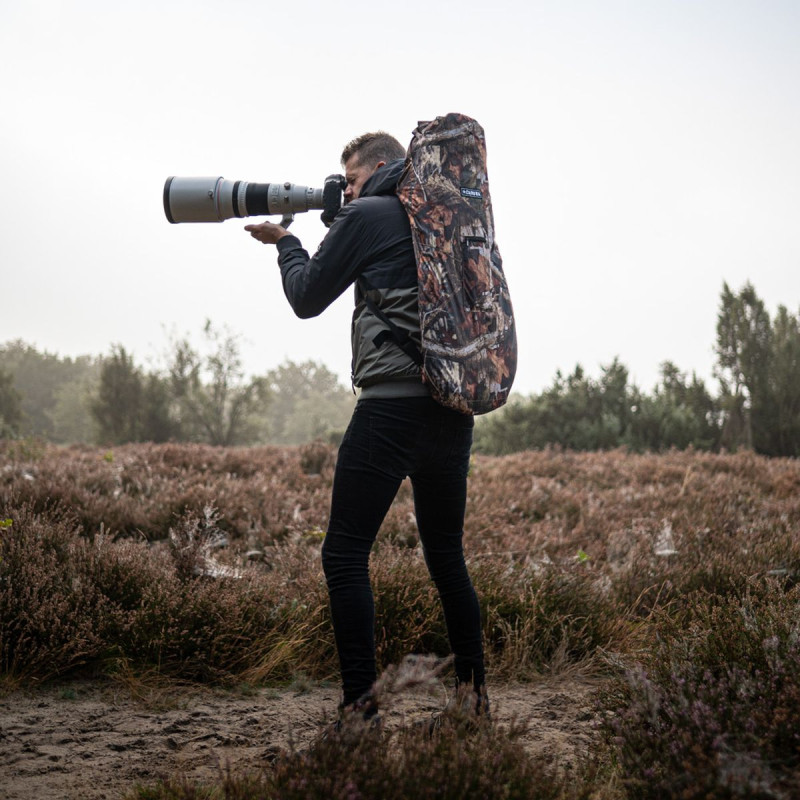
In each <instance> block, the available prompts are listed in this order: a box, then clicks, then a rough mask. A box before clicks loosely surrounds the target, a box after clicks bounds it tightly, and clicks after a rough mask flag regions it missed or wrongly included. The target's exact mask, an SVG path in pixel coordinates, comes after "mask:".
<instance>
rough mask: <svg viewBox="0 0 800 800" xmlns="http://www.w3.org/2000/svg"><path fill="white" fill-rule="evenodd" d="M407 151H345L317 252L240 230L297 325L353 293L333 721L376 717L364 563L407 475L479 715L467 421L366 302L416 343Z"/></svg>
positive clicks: (272, 233) (340, 474) (367, 140)
mask: <svg viewBox="0 0 800 800" xmlns="http://www.w3.org/2000/svg"><path fill="white" fill-rule="evenodd" d="M404 157H405V150H404V148H403V146H402V145H401V144H400V143H399V142H398V141H397V140H396V139H394V138H393V137H392V136H389V135H388V134H386V133H383V132H377V133H368V134H364V135H363V136H360V137H358V138H357V139H354V140H353V141H352V142H350V143H349V144H348V145H347V147H345V149H344V152H343V153H342V159H341V160H342V165H343V166H344V169H345V178H346V181H347V184H346V189H345V191H344V200H345V205H344V206H343V208H342V209H341V211H340V212H339V213H338V214H337V216H336V218H335V220H334V221H333V224H332V225H331V228H330V230H329V231H328V233H327V235H326V236H325V238H324V240H323V241H322V243H321V244H320V246H319V249H318V250H317V252H316V253H315V254H314V255H313V256H311V257H309V255H308V253H307V252H306V251H305V250H304V249H303V247H302V245H301V243H300V241H299V239H297V237H295V236H293V235H292V234H291V233H289V232H288V231H286V230H285V229H284V228H282V227H281V226H279V225H275V224H273V223H270V222H264V223H261V224H260V225H247V226H245V230H247V231H249V232H250V234H251V235H252V236H253V237H254V238H255V239H257V240H258V241H260V242H263V243H264V244H275V245H276V246H277V250H278V264H279V266H280V270H281V277H282V280H283V289H284V292H285V294H286V297H287V299H288V300H289V303H290V304H291V306H292V308H293V309H294V311H295V313H296V314H297V315H298V316H299V317H302V318H308V317H313V316H316V315H318V314H320V313H321V312H322V311H323V310H324V309H325V308H327V307H328V306H329V305H330V304H331V303H332V302H333V301H334V300H335V299H336V298H337V297H339V295H340V294H341V293H342V292H343V291H345V289H347V288H348V287H349V286H350V285H351V284H355V311H354V312H353V323H352V351H353V368H352V369H353V383H354V385H355V386H357V387H359V388H360V389H361V392H360V396H359V400H358V403H357V404H356V407H355V410H354V412H353V417H352V419H351V421H350V424H349V426H348V428H347V431H346V433H345V436H344V439H343V440H342V444H341V446H340V448H339V455H338V460H337V464H336V473H335V476H334V483H333V494H332V500H331V513H330V521H329V524H328V530H327V534H326V537H325V542H324V544H323V547H322V564H323V568H324V571H325V578H326V581H327V586H328V593H329V596H330V605H331V616H332V620H333V629H334V634H335V638H336V647H337V650H338V654H339V661H340V665H341V672H342V684H343V695H344V696H343V701H342V704H341V705H340V711H342V712H345V713H347V712H351V713H352V712H354V713H358V714H362V715H363V716H364V717H365V718H366V719H369V718H371V717H373V716H374V715H375V714H376V713H377V710H378V709H377V706H376V701H375V699H374V698H373V697H372V696H371V694H370V690H371V688H372V685H373V683H374V682H375V679H376V667H375V635H374V621H375V607H374V600H373V595H372V589H371V587H370V581H369V568H368V564H369V554H370V551H371V549H372V545H373V543H374V541H375V537H376V535H377V533H378V529H379V528H380V526H381V523H382V522H383V519H384V517H385V516H386V513H387V512H388V510H389V507H390V506H391V504H392V501H393V500H394V497H395V495H396V494H397V491H398V489H399V487H400V484H401V483H402V481H403V479H404V478H406V477H410V479H411V484H412V488H413V494H414V508H415V513H416V521H417V526H418V528H419V534H420V540H421V542H422V547H423V552H424V555H425V562H426V564H427V566H428V569H429V571H430V574H431V577H432V578H433V580H434V582H435V584H436V587H437V590H438V592H439V596H440V599H441V602H442V607H443V609H444V616H445V622H446V625H447V632H448V636H449V640H450V645H451V648H452V650H453V653H454V656H455V662H454V663H455V671H456V679H457V686H460V687H464V689H463V690H464V691H466V690H467V687H469V689H471V690H472V691H474V692H475V695H474V696H473V698H472V702H473V708H474V710H475V711H476V712H478V713H487V712H488V700H487V697H486V690H485V674H484V663H483V646H482V641H481V624H480V608H479V605H478V600H477V597H476V595H475V590H474V588H473V586H472V582H471V580H470V577H469V573H468V572H467V568H466V565H465V563H464V554H463V550H462V537H463V523H464V509H465V505H466V496H467V472H468V470H469V459H470V448H471V445H472V426H473V419H472V417H471V416H466V415H462V414H460V413H458V412H456V411H452V410H449V409H446V408H444V407H443V406H441V405H439V404H438V403H437V402H436V401H434V400H433V399H432V398H431V397H430V395H429V393H428V390H427V388H426V386H425V384H424V383H423V381H422V379H421V372H420V367H419V366H418V364H417V362H416V361H415V360H414V359H413V358H412V357H411V356H410V355H409V354H408V353H407V352H406V351H404V350H403V349H402V348H401V347H398V346H397V345H396V344H395V343H394V342H393V341H392V340H391V338H388V339H387V337H386V336H385V330H386V325H385V323H383V322H382V321H381V320H380V319H379V318H378V317H377V316H375V315H374V314H373V313H372V312H371V311H370V310H369V308H368V304H367V300H366V298H367V297H368V298H369V299H370V300H371V301H372V302H373V303H374V304H375V305H377V306H378V308H380V309H381V310H382V311H383V313H384V314H386V315H387V316H388V317H389V318H390V319H391V321H392V322H393V323H394V324H395V325H396V326H397V327H398V328H399V329H400V330H401V331H403V332H405V333H406V334H407V335H408V336H409V337H410V339H411V340H412V341H413V342H414V343H415V344H416V345H417V346H419V344H420V331H419V314H418V308H417V268H416V261H415V257H414V250H413V246H412V239H411V232H410V227H409V221H408V217H407V215H406V211H405V210H404V208H403V206H402V205H401V203H400V201H399V199H398V198H397V196H396V194H395V187H396V185H397V180H398V178H399V176H400V174H401V172H402V171H403V165H404Z"/></svg>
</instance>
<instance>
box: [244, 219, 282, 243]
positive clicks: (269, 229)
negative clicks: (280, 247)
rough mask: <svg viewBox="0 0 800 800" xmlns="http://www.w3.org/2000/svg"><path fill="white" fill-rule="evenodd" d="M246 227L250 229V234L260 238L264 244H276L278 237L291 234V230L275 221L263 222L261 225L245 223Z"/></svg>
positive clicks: (247, 229)
mask: <svg viewBox="0 0 800 800" xmlns="http://www.w3.org/2000/svg"><path fill="white" fill-rule="evenodd" d="M244 229H245V230H246V231H250V235H251V236H252V237H253V238H254V239H258V241H259V242H263V243H264V244H276V243H277V241H278V239H282V238H283V237H284V236H288V235H289V231H287V230H286V228H281V226H280V225H276V224H275V223H274V222H262V223H261V224H259V225H245V226H244Z"/></svg>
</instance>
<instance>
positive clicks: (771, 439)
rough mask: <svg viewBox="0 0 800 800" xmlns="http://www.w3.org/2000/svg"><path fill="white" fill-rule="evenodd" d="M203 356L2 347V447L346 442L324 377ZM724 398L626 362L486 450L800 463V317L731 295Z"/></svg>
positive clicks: (344, 415) (342, 413) (497, 429)
mask: <svg viewBox="0 0 800 800" xmlns="http://www.w3.org/2000/svg"><path fill="white" fill-rule="evenodd" d="M203 342H204V347H203V348H198V347H196V346H195V345H193V344H192V342H191V341H190V340H189V339H188V338H186V337H184V338H179V339H173V340H172V341H171V342H170V345H169V348H168V353H167V355H166V358H165V363H164V365H163V366H162V367H161V368H160V369H152V370H149V371H147V370H145V369H143V368H142V367H140V366H138V365H137V364H136V363H135V362H134V360H133V357H132V356H131V354H129V353H128V352H127V351H126V350H125V348H124V347H122V346H121V345H115V346H114V347H112V348H111V351H110V353H109V354H108V355H106V356H103V357H99V358H93V357H91V356H81V357H79V358H76V359H69V358H59V357H58V356H54V355H51V354H48V353H40V352H38V351H37V350H36V349H35V348H33V347H32V346H30V345H26V344H25V343H24V342H21V341H15V342H9V343H7V344H5V345H3V346H0V437H5V438H9V437H15V436H40V437H42V438H45V439H47V440H50V441H53V442H57V443H69V442H86V443H98V444H121V443H124V442H134V441H154V442H165V441H197V442H208V443H211V444H216V445H232V444H257V443H274V444H300V443H302V442H306V441H310V440H311V439H314V438H325V439H329V440H336V439H337V437H338V436H340V435H341V433H342V431H343V430H344V428H345V427H346V425H347V421H348V419H349V416H350V413H351V410H352V407H353V402H354V397H353V394H352V392H351V390H350V389H348V388H345V387H343V386H342V385H341V384H340V383H339V382H338V380H337V378H336V376H335V375H334V374H333V373H332V372H330V370H328V369H327V368H326V367H325V366H323V365H321V364H317V363H315V362H313V361H308V362H305V363H302V364H296V363H294V362H291V361H287V362H286V363H285V364H283V365H281V366H279V367H277V368H275V369H272V370H269V371H268V372H266V373H264V374H263V375H261V376H257V377H250V378H248V377H246V376H245V374H244V370H243V368H242V363H241V358H240V350H239V343H238V339H237V338H236V337H235V336H234V335H232V334H231V333H230V332H227V331H219V330H217V329H216V328H214V327H213V326H212V325H211V323H210V322H208V323H207V324H206V326H205V328H204V330H203ZM714 350H715V354H716V364H715V368H714V377H715V378H716V379H717V381H718V383H719V386H718V390H717V392H716V393H712V391H711V390H710V389H709V388H708V387H707V386H706V385H705V383H704V381H703V380H701V379H699V378H698V377H697V376H696V375H694V374H692V376H691V378H690V377H688V376H687V374H686V373H685V372H682V371H681V370H680V369H679V368H678V367H677V366H676V365H675V364H674V363H672V362H670V361H666V362H664V363H663V364H662V365H661V368H660V377H659V381H658V383H657V384H656V386H655V387H654V388H653V390H652V391H651V392H649V393H647V392H644V391H642V390H641V389H640V388H639V387H637V386H635V385H634V384H631V383H630V382H629V375H628V370H627V368H626V367H625V366H624V365H623V364H622V363H620V361H619V360H618V359H614V360H613V361H612V362H611V363H610V364H608V365H605V366H603V367H601V374H600V376H599V378H593V377H591V376H589V375H587V374H586V373H585V371H584V370H583V368H582V367H581V366H580V365H577V366H576V367H575V369H574V370H573V371H572V372H571V373H569V374H567V375H563V374H562V373H561V372H558V373H556V376H555V378H554V380H553V383H552V385H551V386H550V387H548V388H547V389H546V390H544V391H543V392H541V393H540V394H532V395H530V396H527V397H517V398H515V399H514V400H513V401H512V402H511V403H510V404H509V405H508V406H506V407H505V408H504V409H502V410H500V411H498V412H495V413H493V414H490V415H488V416H487V417H482V418H480V419H479V420H478V424H477V425H476V428H475V446H476V449H477V450H479V451H482V452H486V453H492V454H504V453H510V452H514V451H518V450H525V449H532V448H533V449H535V448H542V447H546V446H548V445H558V446H562V447H565V448H569V449H573V450H598V449H610V448H616V447H627V448H629V449H632V450H636V451H644V450H656V451H657V450H665V449H669V448H677V449H685V448H688V447H693V448H696V449H700V450H728V451H735V450H737V449H741V448H747V449H752V450H755V451H757V452H759V453H763V454H766V455H776V456H798V455H800V317H799V316H798V315H797V314H793V313H791V312H790V311H788V310H787V308H786V307H784V306H780V307H779V308H778V311H777V314H776V315H775V318H774V319H771V318H770V315H769V313H768V312H767V310H766V308H765V306H764V303H763V301H762V300H761V299H760V298H759V297H758V295H757V294H756V291H755V289H754V288H753V286H752V285H751V284H750V283H747V284H745V286H744V287H743V288H742V289H741V290H739V291H738V292H735V291H732V290H731V289H730V287H729V286H728V285H727V284H724V285H723V289H722V293H721V297H720V304H719V311H718V315H717V329H716V343H715V347H714Z"/></svg>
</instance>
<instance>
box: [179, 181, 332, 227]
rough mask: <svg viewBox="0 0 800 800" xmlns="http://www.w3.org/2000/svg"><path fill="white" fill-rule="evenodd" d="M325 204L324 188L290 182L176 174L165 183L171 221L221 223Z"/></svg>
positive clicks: (295, 212)
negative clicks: (184, 176)
mask: <svg viewBox="0 0 800 800" xmlns="http://www.w3.org/2000/svg"><path fill="white" fill-rule="evenodd" d="M324 207H325V204H324V202H323V190H322V189H312V188H310V187H308V186H299V185H297V184H294V183H289V182H288V181H287V182H286V183H251V182H248V181H229V180H226V179H225V178H222V177H203V178H181V177H177V176H174V175H173V176H172V177H170V178H167V180H166V183H165V184H164V213H165V214H166V217H167V219H168V220H169V221H170V222H172V223H177V222H222V221H223V220H226V219H231V218H232V217H253V216H267V215H269V214H297V213H301V212H304V211H310V210H311V209H314V208H318V209H323V208H324Z"/></svg>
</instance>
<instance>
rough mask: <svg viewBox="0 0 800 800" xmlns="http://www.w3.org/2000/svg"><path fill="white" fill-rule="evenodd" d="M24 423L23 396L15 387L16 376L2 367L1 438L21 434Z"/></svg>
mask: <svg viewBox="0 0 800 800" xmlns="http://www.w3.org/2000/svg"><path fill="white" fill-rule="evenodd" d="M21 425H22V398H21V397H20V394H19V392H18V391H17V390H16V389H15V388H14V378H13V376H12V375H10V374H9V373H8V372H5V371H4V370H2V369H0V439H11V438H13V437H15V436H17V435H18V434H19V431H20V427H21Z"/></svg>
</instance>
